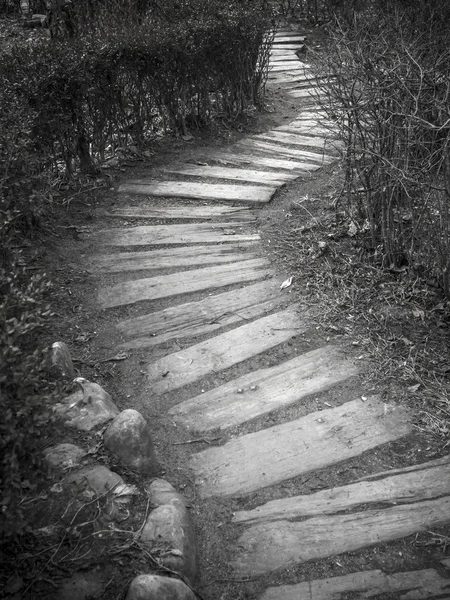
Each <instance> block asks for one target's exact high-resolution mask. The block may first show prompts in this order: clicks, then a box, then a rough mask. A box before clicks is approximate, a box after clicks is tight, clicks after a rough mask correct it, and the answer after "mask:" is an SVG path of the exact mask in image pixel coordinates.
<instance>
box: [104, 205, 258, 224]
mask: <svg viewBox="0 0 450 600" xmlns="http://www.w3.org/2000/svg"><path fill="white" fill-rule="evenodd" d="M99 214H102V215H106V216H108V217H119V218H121V219H167V220H170V219H177V220H178V219H180V220H182V219H189V220H194V219H214V218H217V217H227V218H228V219H241V220H242V219H254V218H255V217H254V214H253V213H252V211H251V210H250V209H249V208H248V207H246V206H232V205H226V204H217V205H212V206H211V205H205V206H193V205H189V206H179V205H178V206H124V207H122V206H121V207H115V208H111V209H110V210H109V211H104V212H100V211H99Z"/></svg>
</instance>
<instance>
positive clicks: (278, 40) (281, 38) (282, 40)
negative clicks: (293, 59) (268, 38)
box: [273, 33, 306, 48]
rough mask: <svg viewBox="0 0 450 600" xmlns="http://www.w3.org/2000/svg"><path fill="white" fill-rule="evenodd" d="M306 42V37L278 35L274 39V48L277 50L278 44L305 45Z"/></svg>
mask: <svg viewBox="0 0 450 600" xmlns="http://www.w3.org/2000/svg"><path fill="white" fill-rule="evenodd" d="M305 40H306V37H305V36H304V35H297V34H295V33H294V34H293V35H286V34H285V35H276V36H275V37H274V39H273V44H274V47H275V48H277V46H278V44H286V43H287V44H297V43H298V44H303V42H304V41H305Z"/></svg>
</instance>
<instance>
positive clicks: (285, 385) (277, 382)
mask: <svg viewBox="0 0 450 600" xmlns="http://www.w3.org/2000/svg"><path fill="white" fill-rule="evenodd" d="M357 372H358V369H357V367H356V366H355V365H354V364H353V363H352V362H351V361H348V360H346V359H345V358H344V357H343V356H342V353H341V352H340V350H339V348H337V347H335V346H325V347H323V348H319V349H318V350H313V351H311V352H307V353H306V354H302V355H301V356H297V357H296V358H294V359H292V360H289V361H286V362H284V363H281V364H279V365H276V366H275V367H269V368H266V369H259V370H256V371H253V372H252V373H249V374H248V375H244V376H243V377H239V378H238V379H235V380H233V381H230V382H228V383H225V384H223V385H221V386H219V387H217V388H214V389H212V390H210V391H208V392H205V393H204V394H201V395H199V396H196V397H195V398H191V399H190V400H187V401H185V402H182V403H181V404H178V405H177V406H174V407H173V408H172V409H171V410H170V411H169V412H170V414H171V415H172V416H173V418H174V419H175V421H177V422H178V423H180V424H182V425H184V426H186V427H189V428H190V429H192V430H194V431H209V430H211V429H216V428H220V429H227V428H229V427H233V426H236V425H239V424H241V423H245V422H246V421H249V420H251V419H254V418H256V417H258V416H261V415H263V414H266V413H269V412H271V411H273V410H277V409H279V408H283V407H286V406H289V405H290V404H293V403H294V402H297V401H298V400H300V399H302V398H305V397H306V396H308V395H310V394H315V393H319V392H321V391H323V390H325V389H328V388H329V387H331V386H332V385H335V384H337V383H339V382H342V381H344V380H346V379H348V378H349V377H351V376H353V375H356V373H357ZM238 390H239V391H238Z"/></svg>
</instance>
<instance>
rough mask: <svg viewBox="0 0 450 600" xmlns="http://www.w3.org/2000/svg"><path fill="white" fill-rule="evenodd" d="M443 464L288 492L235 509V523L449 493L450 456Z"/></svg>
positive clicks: (427, 465)
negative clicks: (316, 489)
mask: <svg viewBox="0 0 450 600" xmlns="http://www.w3.org/2000/svg"><path fill="white" fill-rule="evenodd" d="M446 459H447V461H446V464H444V465H441V466H434V461H433V462H431V463H425V464H421V465H419V467H420V468H418V469H417V470H415V471H403V472H401V470H400V472H397V474H396V475H392V476H389V475H388V473H389V472H387V475H385V476H384V478H382V479H379V480H377V481H360V482H359V483H351V484H349V485H344V486H341V487H336V488H333V489H330V490H321V491H320V492H316V493H315V494H308V495H305V496H291V497H290V498H281V499H279V500H273V501H271V502H267V503H266V504H263V505H262V506H258V507H257V508H255V509H254V510H241V511H238V512H237V513H236V514H235V516H234V517H233V522H234V523H252V524H253V523H262V522H266V521H277V520H280V519H299V518H300V517H311V516H316V515H330V514H336V513H338V512H341V511H344V510H350V509H353V508H356V507H358V506H361V505H363V504H367V505H370V504H377V503H380V502H387V503H389V504H409V503H411V502H420V501H422V500H430V499H432V498H438V497H439V496H444V495H449V494H450V456H447V457H446Z"/></svg>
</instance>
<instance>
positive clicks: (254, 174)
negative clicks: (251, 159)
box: [166, 166, 295, 186]
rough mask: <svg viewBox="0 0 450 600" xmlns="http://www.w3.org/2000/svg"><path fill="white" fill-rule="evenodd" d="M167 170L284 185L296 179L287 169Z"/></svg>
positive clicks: (177, 172)
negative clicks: (281, 170) (280, 170)
mask: <svg viewBox="0 0 450 600" xmlns="http://www.w3.org/2000/svg"><path fill="white" fill-rule="evenodd" d="M166 172H167V173H176V174H178V175H188V176H191V177H204V178H207V177H211V178H213V179H214V178H215V179H228V180H235V181H247V182H251V183H259V184H260V185H270V186H274V185H276V186H282V185H284V184H285V183H287V182H288V181H291V180H292V179H295V175H293V174H292V173H286V171H283V172H281V173H280V172H278V173H276V172H273V171H257V170H254V169H240V168H233V167H216V166H199V167H194V166H185V167H179V168H168V169H166Z"/></svg>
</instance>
